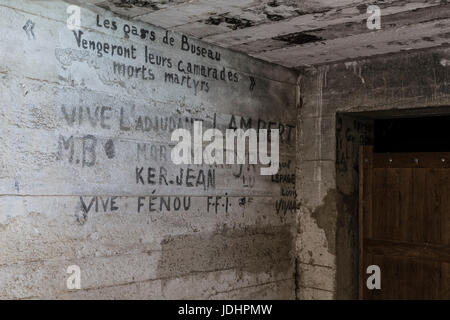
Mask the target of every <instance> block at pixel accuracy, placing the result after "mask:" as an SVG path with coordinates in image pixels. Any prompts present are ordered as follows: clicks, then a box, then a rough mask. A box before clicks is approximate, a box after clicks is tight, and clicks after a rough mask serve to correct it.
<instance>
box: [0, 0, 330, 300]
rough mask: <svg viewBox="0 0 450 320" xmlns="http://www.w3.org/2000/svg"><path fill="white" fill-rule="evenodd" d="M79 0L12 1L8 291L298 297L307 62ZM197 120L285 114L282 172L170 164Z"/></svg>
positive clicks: (4, 228) (5, 136)
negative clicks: (261, 56)
mask: <svg viewBox="0 0 450 320" xmlns="http://www.w3.org/2000/svg"><path fill="white" fill-rule="evenodd" d="M73 2H74V1H71V3H73ZM67 6H68V3H65V2H63V1H10V0H0V17H1V19H0V29H1V30H2V31H1V33H0V44H1V45H0V50H1V54H0V55H1V60H0V103H1V108H0V150H1V153H0V298H10V299H16V298H19V299H25V298H93V299H94V298H107V299H108V298H144V299H151V298H275V299H278V298H283V299H291V298H294V297H295V294H296V293H295V281H294V278H295V276H294V274H295V263H294V258H295V257H294V253H295V241H294V238H295V235H296V216H295V207H296V197H295V177H294V175H295V173H296V171H295V167H296V159H295V157H296V155H295V146H296V145H295V138H296V128H295V126H296V115H297V111H296V103H297V102H296V101H297V98H296V93H297V90H296V88H297V86H296V83H297V74H296V73H295V72H292V71H288V70H287V69H283V68H281V67H276V66H273V65H269V64H266V63H262V62H260V61H257V60H254V59H249V58H247V57H245V56H244V55H241V54H238V53H235V52H231V51H227V50H223V49H220V48H216V47H212V46H209V45H206V44H203V43H201V42H199V41H196V40H193V39H190V38H189V39H188V38H183V36H182V35H180V34H177V33H171V32H168V33H166V31H165V30H162V29H160V28H157V27H154V26H151V25H149V24H145V23H139V22H136V21H127V20H123V19H121V18H119V17H117V16H113V15H112V14H111V13H108V12H105V11H103V10H102V9H99V8H93V7H92V8H89V9H88V8H87V7H86V8H82V10H81V22H82V28H81V31H82V34H80V33H78V31H77V32H75V33H74V32H73V31H71V30H69V29H68V28H67V27H66V20H67V17H68V16H67V14H66V9H67ZM105 21H108V22H105ZM113 26H116V27H117V28H114V27H113ZM124 28H125V31H128V30H130V32H129V33H126V32H124ZM134 28H136V29H134ZM113 29H116V30H113ZM165 36H167V37H166V38H165ZM171 38H173V40H170V39H171ZM84 40H87V42H84ZM164 40H167V41H164ZM89 41H95V45H97V42H98V43H99V44H98V45H99V46H102V48H103V51H102V52H101V53H98V51H97V50H95V51H94V50H91V49H90V48H89V45H90V43H89ZM105 43H107V44H108V46H109V47H108V50H107V52H105V50H104V48H105ZM183 43H184V45H183ZM191 44H192V45H195V46H199V49H198V50H199V51H196V52H198V53H199V54H200V56H199V55H197V54H192V53H191V52H189V51H185V50H183V48H184V47H185V46H186V45H191ZM113 46H114V50H115V51H114V52H115V54H114V55H112V54H111V52H112V51H113ZM124 48H128V49H129V50H130V56H129V57H124V56H123V52H122V50H125V49H124ZM203 48H204V49H203ZM208 50H211V53H209V51H208ZM120 53H122V55H121V54H120ZM209 55H211V57H212V58H210V57H209ZM188 63H191V64H197V65H200V66H204V68H205V69H204V70H205V72H206V73H208V71H209V72H210V74H209V76H208V75H206V76H203V75H192V74H189V73H188V72H184V71H182V70H181V68H182V69H184V70H187V65H188ZM121 68H123V69H121ZM144 68H145V69H144ZM208 68H209V69H208ZM214 70H217V72H218V79H215V78H214V72H216V71H214ZM221 71H224V73H223V74H222V78H221ZM188 77H189V78H188ZM176 78H178V80H177V79H176ZM194 119H201V120H203V123H204V127H205V128H206V127H208V128H209V127H213V126H215V127H217V128H220V129H225V128H228V127H244V128H245V127H247V126H248V125H250V124H251V126H252V127H254V128H258V127H260V128H264V127H267V126H270V127H271V128H280V130H281V132H280V133H281V140H282V144H281V153H282V155H281V162H282V164H283V168H282V169H280V171H279V175H278V176H275V177H271V176H261V175H260V174H259V168H258V167H257V166H248V165H244V166H240V165H233V166H214V167H212V166H201V165H192V166H187V165H184V166H176V165H174V164H173V163H172V162H171V160H170V150H171V147H172V146H173V143H171V142H170V134H171V132H172V131H173V130H174V129H175V128H190V127H191V125H192V122H193V121H194ZM330 166H331V163H330ZM324 172H327V171H326V170H324ZM153 174H154V175H155V176H154V177H153ZM149 175H150V176H149ZM181 176H182V178H181V179H180V177H181ZM177 178H178V179H177ZM323 191H324V192H325V191H326V188H324V189H323ZM316 198H317V199H318V197H316V196H315V197H314V199H316ZM318 200H319V199H318ZM318 200H317V201H318ZM317 201H316V202H317ZM317 203H318V202H317ZM324 252H325V251H324ZM332 256H333V255H332V254H328V253H327V254H326V256H325V257H324V259H327V261H328V260H330V261H331V258H332ZM318 263H319V262H318ZM70 265H78V266H79V267H80V268H81V287H82V289H81V290H68V289H67V287H66V279H67V278H68V277H69V275H68V274H67V273H66V269H67V267H68V266H70ZM308 267H309V265H308ZM324 270H325V271H327V272H328V270H331V269H324Z"/></svg>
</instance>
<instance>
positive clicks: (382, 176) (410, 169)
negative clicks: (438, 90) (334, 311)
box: [359, 146, 450, 299]
mask: <svg viewBox="0 0 450 320" xmlns="http://www.w3.org/2000/svg"><path fill="white" fill-rule="evenodd" d="M359 189H360V205H359V207H360V209H359V239H360V241H359V247H360V249H359V251H360V255H359V260H360V264H359V266H360V268H359V269H360V271H359V273H360V277H359V278H360V279H359V282H360V284H359V296H360V298H361V299H450V153H390V154H388V153H374V152H373V147H372V146H364V147H361V152H360V186H359ZM370 265H378V266H379V267H380V269H381V289H380V290H369V289H368V288H367V286H366V280H367V278H368V277H369V275H368V274H366V270H367V267H368V266H370Z"/></svg>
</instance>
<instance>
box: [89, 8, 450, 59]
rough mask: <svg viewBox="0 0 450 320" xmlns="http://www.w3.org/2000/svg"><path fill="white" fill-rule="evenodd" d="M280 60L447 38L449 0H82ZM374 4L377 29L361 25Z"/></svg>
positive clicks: (379, 50) (349, 55)
mask: <svg viewBox="0 0 450 320" xmlns="http://www.w3.org/2000/svg"><path fill="white" fill-rule="evenodd" d="M85 2H89V3H94V4H96V5H98V6H100V7H102V8H105V9H108V10H111V11H113V12H115V13H118V14H120V15H124V16H127V17H129V18H133V19H137V20H141V21H146V22H149V23H152V24H154V25H158V26H161V27H165V28H168V29H171V30H176V31H180V32H182V33H185V34H189V35H191V36H194V37H196V38H200V39H203V40H204V41H206V42H210V43H214V44H217V45H219V46H222V47H227V48H231V49H234V50H238V51H242V52H245V53H247V54H249V55H251V56H254V57H257V58H260V59H263V60H267V61H270V62H274V63H277V64H281V65H284V66H287V67H294V68H295V67H302V66H308V65H314V64H323V63H328V62H332V61H339V60H347V59H355V58H359V57H365V56H372V55H380V54H388V53H393V52H398V51H402V50H411V49H421V48H426V47H433V46H443V45H448V44H449V43H450V2H449V1H448V0H421V1H416V0H410V1H405V0H384V1H382V0H378V1H374V0H372V1H367V0H155V1H143V0H108V1H105V0H85ZM370 4H376V5H378V6H379V7H380V8H381V15H382V18H381V19H382V20H381V30H369V29H368V28H367V26H366V20H367V18H368V16H369V14H367V6H368V5H370Z"/></svg>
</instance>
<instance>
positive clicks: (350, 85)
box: [297, 47, 450, 299]
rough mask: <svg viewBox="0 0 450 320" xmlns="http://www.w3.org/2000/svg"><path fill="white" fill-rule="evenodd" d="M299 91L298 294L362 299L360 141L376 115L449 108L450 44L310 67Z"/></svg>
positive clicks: (368, 134)
mask: <svg viewBox="0 0 450 320" xmlns="http://www.w3.org/2000/svg"><path fill="white" fill-rule="evenodd" d="M300 92H301V105H300V108H299V122H298V123H299V124H298V127H299V130H298V140H299V141H298V154H299V159H298V170H297V188H298V193H299V201H300V202H301V207H300V210H299V229H298V232H299V234H298V237H297V243H298V250H299V251H298V270H299V288H300V289H301V290H300V291H299V294H298V296H299V298H303V299H309V298H324V299H327V298H340V299H349V298H357V274H358V273H357V272H358V267H357V266H358V261H357V258H358V239H357V235H358V215H357V212H358V211H357V210H358V206H357V205H358V188H357V182H358V146H359V145H360V144H362V143H370V142H371V139H372V136H371V132H372V128H371V120H370V119H371V118H374V117H377V116H378V117H379V116H388V115H392V116H393V115H397V116H398V115H401V114H405V115H413V114H440V113H442V112H447V113H448V110H447V111H444V110H443V109H442V107H445V106H447V107H449V106H450V49H448V48H442V47H441V48H430V49H427V50H421V51H415V52H414V51H412V52H407V53H400V54H395V55H389V56H380V57H375V58H370V59H365V60H356V61H347V62H342V63H336V64H331V65H323V66H319V67H316V68H309V69H305V70H303V72H302V76H301V80H300ZM418 130H420V128H418Z"/></svg>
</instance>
